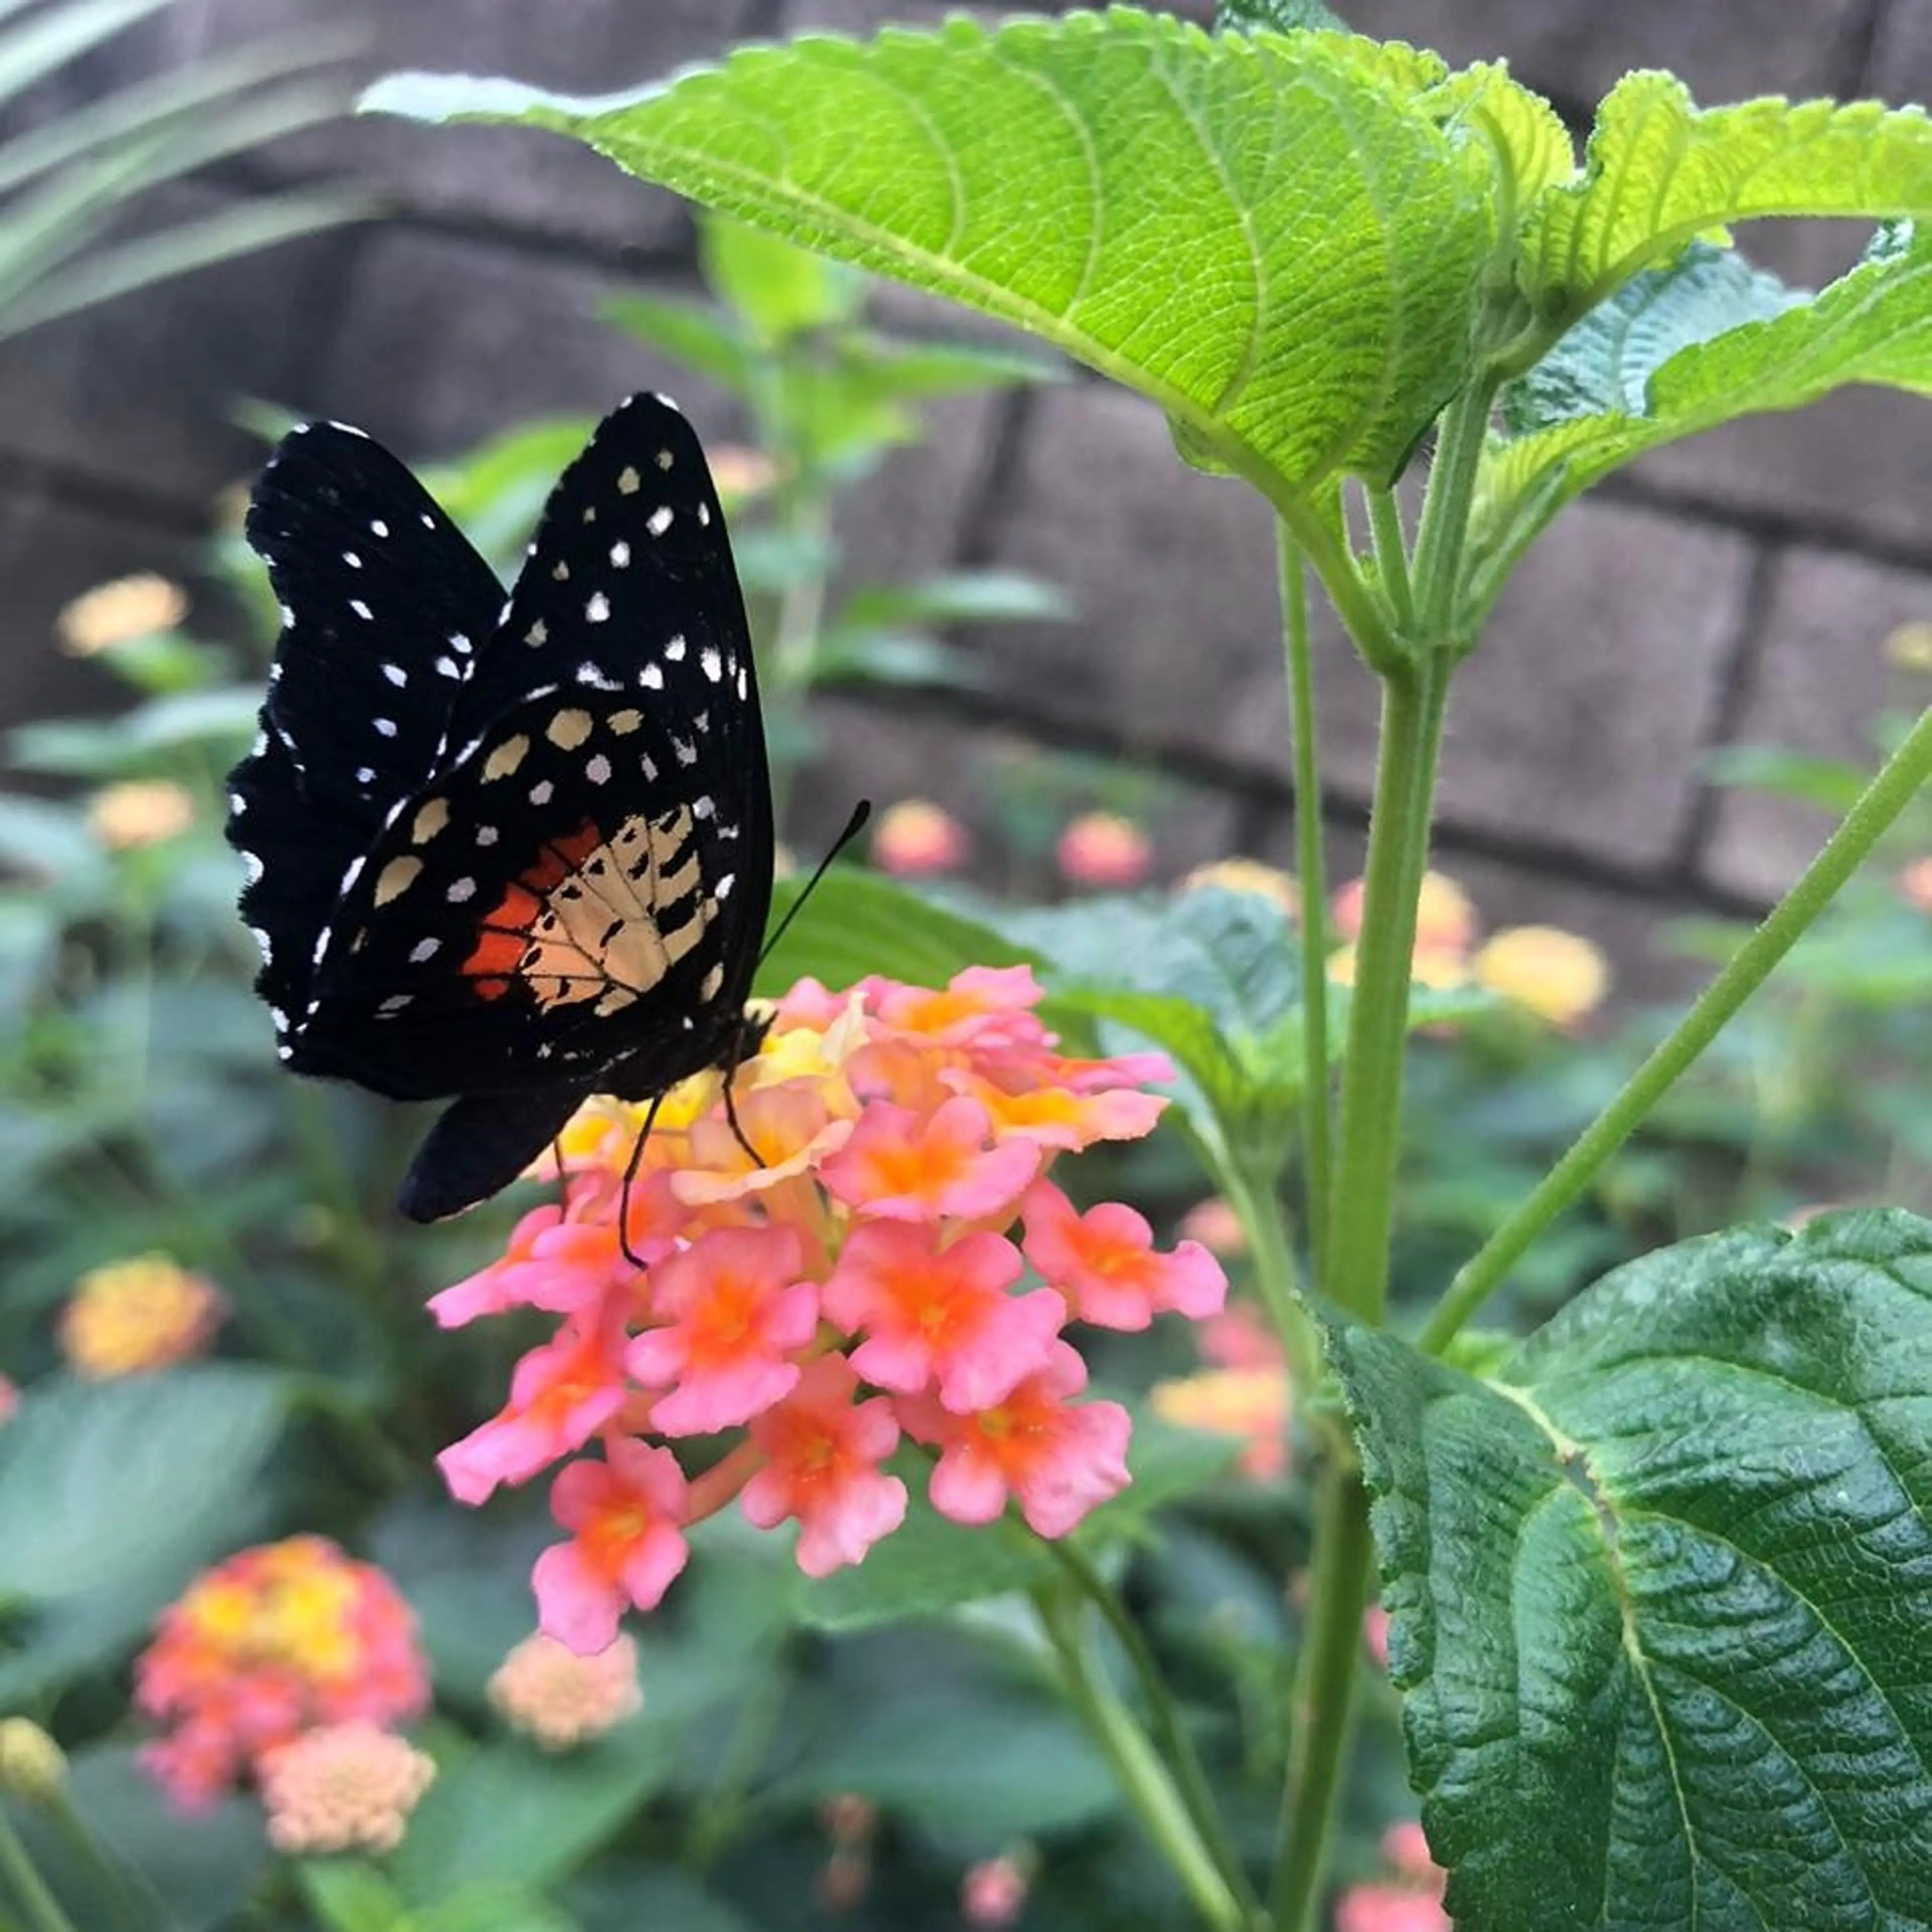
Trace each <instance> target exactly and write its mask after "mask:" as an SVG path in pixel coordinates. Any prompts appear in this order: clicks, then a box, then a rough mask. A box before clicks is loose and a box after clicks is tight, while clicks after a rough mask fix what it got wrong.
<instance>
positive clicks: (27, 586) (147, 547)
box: [0, 490, 199, 724]
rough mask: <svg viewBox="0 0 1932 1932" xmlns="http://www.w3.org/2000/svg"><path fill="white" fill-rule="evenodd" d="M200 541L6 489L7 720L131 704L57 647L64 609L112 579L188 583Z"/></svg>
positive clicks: (1, 518)
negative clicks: (143, 576)
mask: <svg viewBox="0 0 1932 1932" xmlns="http://www.w3.org/2000/svg"><path fill="white" fill-rule="evenodd" d="M198 551H199V545H198V544H197V543H196V540H195V539H194V538H193V537H192V536H190V535H188V534H187V533H186V532H184V531H182V530H168V529H157V528H155V527H154V526H152V525H148V524H142V523H129V522H123V521H121V520H118V519H116V518H113V517H107V516H103V515H100V514H96V513H95V512H94V511H89V510H84V509H80V508H76V507H74V506H73V505H69V504H65V503H62V502H58V501H56V500H55V499H52V498H50V497H48V496H42V495H38V494H31V493H28V494H22V493H14V492H13V491H10V490H0V580H5V583H6V586H7V598H6V603H5V616H4V619H0V719H5V721H7V723H9V724H20V723H22V722H23V721H26V720H27V719H29V718H54V717H66V716H69V715H78V714H81V713H98V712H103V711H107V710H110V709H115V708H117V707H118V706H124V705H125V704H126V703H127V701H128V698H127V690H126V687H125V686H124V685H121V683H120V682H119V681H118V679H115V678H113V677H112V676H110V675H109V674H108V673H107V672H106V671H105V670H103V669H102V668H101V667H100V666H99V665H98V664H89V663H88V662H86V661H84V660H82V659H78V658H71V657H68V656H66V655H63V654H62V652H61V651H60V650H59V649H58V648H57V647H56V645H55V639H54V619H55V617H56V616H58V614H59V613H60V610H61V607H62V605H64V604H67V603H68V602H69V601H71V599H72V598H76V597H78V596H79V595H80V593H81V592H83V591H84V590H89V589H92V588H93V586H95V584H97V583H102V582H104V581H105V580H107V578H109V577H121V576H125V575H127V574H129V573H130V572H132V571H138V570H154V571H160V572H161V573H162V574H163V575H166V576H169V577H174V578H175V579H176V580H179V581H183V582H185V581H186V580H187V578H188V576H189V574H190V572H192V571H193V569H194V568H195V566H196V562H197V561H198Z"/></svg>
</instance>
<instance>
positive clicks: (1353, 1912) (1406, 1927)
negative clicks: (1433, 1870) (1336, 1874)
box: [1335, 1885, 1452, 1932]
mask: <svg viewBox="0 0 1932 1932" xmlns="http://www.w3.org/2000/svg"><path fill="white" fill-rule="evenodd" d="M1335 1932H1452V1928H1451V1925H1450V1923H1449V1915H1448V1913H1447V1912H1445V1911H1444V1910H1443V1909H1442V1905H1441V1903H1439V1901H1438V1900H1436V1898H1435V1897H1433V1896H1432V1895H1431V1894H1430V1893H1428V1892H1426V1891H1410V1890H1409V1888H1407V1887H1406V1886H1405V1885H1352V1886H1350V1887H1349V1889H1348V1890H1347V1891H1345V1892H1344V1893H1343V1894H1342V1896H1341V1897H1340V1899H1339V1900H1337V1903H1336V1906H1335Z"/></svg>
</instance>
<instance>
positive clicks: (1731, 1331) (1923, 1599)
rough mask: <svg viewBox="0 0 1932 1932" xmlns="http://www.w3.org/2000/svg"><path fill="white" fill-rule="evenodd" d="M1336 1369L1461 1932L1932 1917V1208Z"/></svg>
mask: <svg viewBox="0 0 1932 1932" xmlns="http://www.w3.org/2000/svg"><path fill="white" fill-rule="evenodd" d="M1334 1361H1335V1363H1336V1365H1337V1370H1338V1373H1340V1376H1341V1377H1342V1379H1343V1385H1344V1388H1345V1390H1346V1394H1347V1397H1348V1400H1349V1405H1350V1407H1351V1410H1352V1414H1353V1415H1354V1418H1355V1421H1356V1424H1357V1427H1358V1433H1359V1436H1360V1439H1361V1448H1362V1452H1363V1458H1364V1472H1365V1474H1366V1475H1367V1481H1368V1483H1369V1486H1370V1492H1371V1494H1372V1496H1373V1498H1374V1499H1375V1500H1374V1505H1373V1523H1374V1527H1375V1532H1376V1543H1377V1547H1378V1550H1379V1554H1380V1557H1381V1560H1382V1575H1383V1595H1384V1600H1385V1602H1386V1603H1387V1604H1388V1607H1389V1610H1390V1612H1391V1629H1390V1663H1391V1673H1392V1675H1393V1676H1394V1679H1395V1681H1396V1682H1397V1685H1398V1686H1399V1687H1400V1689H1401V1690H1402V1691H1403V1696H1404V1700H1405V1707H1406V1723H1407V1728H1408V1735H1409V1749H1410V1754H1411V1760H1412V1771H1413V1775H1414V1777H1415V1781H1416V1783H1417V1785H1418V1788H1419V1789H1420V1790H1421V1792H1422V1793H1423V1794H1424V1821H1425V1823H1427V1826H1428V1827H1429V1832H1430V1842H1431V1843H1432V1844H1433V1846H1434V1848H1435V1850H1436V1855H1437V1856H1438V1857H1439V1858H1441V1859H1442V1860H1443V1861H1445V1863H1446V1864H1448V1866H1449V1867H1450V1868H1451V1872H1452V1874H1453V1875H1452V1877H1451V1883H1450V1890H1449V1897H1448V1903H1449V1909H1450V1910H1451V1914H1452V1915H1454V1918H1455V1919H1456V1921H1457V1924H1458V1925H1459V1927H1467V1928H1469V1929H1470V1932H1520V1928H1523V1927H1532V1926H1534V1927H1545V1926H1549V1927H1555V1926H1559V1925H1572V1924H1574V1925H1593V1926H1599V1927H1626V1926H1628V1927H1636V1926H1639V1925H1648V1926H1658V1927H1662V1926H1671V1927H1676V1926H1689V1925H1697V1926H1699V1927H1710V1928H1712V1932H1730V1928H1732V1927H1736V1928H1738V1929H1739V1932H1756V1928H1761V1927H1774V1926H1775V1927H1780V1928H1782V1927H1792V1928H1793V1932H1796V1928H1797V1927H1805V1932H1841V1928H1842V1932H1853V1928H1858V1932H1867V1928H1869V1932H1876V1928H1878V1927H1882V1926H1895V1927H1900V1928H1901V1932H1903V1928H1904V1927H1908V1926H1913V1925H1918V1924H1924V1922H1925V1920H1924V1908H1925V1903H1926V1901H1927V1899H1928V1898H1932V1771H1929V1770H1928V1768H1927V1767H1928V1760H1932V1692H1928V1691H1927V1688H1926V1685H1927V1678H1926V1672H1925V1667H1924V1642H1925V1633H1926V1631H1927V1629H1928V1628H1932V1523H1928V1517H1927V1511H1928V1505H1932V1223H1927V1222H1924V1221H1922V1220H1918V1219H1917V1218H1915V1217H1912V1216H1910V1215H1907V1214H1899V1213H1888V1212H1873V1213H1866V1214H1843V1215H1835V1216H1832V1217H1826V1218H1824V1219H1822V1220H1817V1221H1814V1222H1813V1223H1811V1224H1810V1225H1809V1226H1807V1227H1806V1228H1805V1230H1804V1231H1803V1232H1802V1233H1800V1234H1799V1235H1795V1236H1792V1235H1784V1234H1781V1233H1778V1232H1772V1231H1769V1230H1760V1229H1741V1230H1738V1231H1735V1232H1731V1233H1728V1234H1724V1235H1714V1236H1712V1237H1710V1238H1708V1239H1706V1240H1703V1241H1691V1242H1686V1243H1684V1244H1682V1245H1680V1246H1679V1247H1673V1248H1668V1249H1665V1250H1662V1251H1661V1252H1660V1253H1656V1254H1654V1255H1651V1256H1647V1257H1646V1258H1645V1259H1643V1260H1641V1261H1638V1262H1632V1263H1631V1264H1630V1265H1628V1266H1627V1267H1625V1268H1620V1269H1619V1270H1617V1271H1616V1272H1614V1273H1613V1274H1610V1275H1609V1276H1607V1277H1605V1278H1604V1280H1601V1281H1600V1282H1599V1283H1597V1285H1596V1286H1595V1287H1594V1288H1592V1289H1589V1291H1588V1292H1586V1293H1585V1294H1584V1295H1582V1296H1581V1297H1580V1298H1578V1299H1577V1301H1575V1302H1574V1303H1573V1304H1571V1306H1570V1307H1568V1308H1567V1309H1566V1310H1565V1311H1564V1313H1562V1314H1561V1315H1559V1316H1558V1317H1557V1318H1556V1319H1555V1320H1554V1321H1553V1322H1551V1323H1550V1325H1548V1326H1547V1328H1544V1329H1543V1330H1542V1331H1541V1332H1540V1333H1538V1334H1537V1335H1535V1337H1532V1338H1531V1340H1529V1342H1527V1343H1525V1344H1523V1346H1522V1347H1521V1348H1520V1349H1519V1350H1518V1351H1517V1352H1516V1354H1515V1355H1514V1356H1513V1357H1512V1358H1510V1359H1509V1360H1508V1361H1507V1362H1506V1363H1505V1364H1504V1365H1503V1367H1502V1369H1501V1370H1500V1371H1499V1372H1498V1373H1497V1374H1496V1378H1495V1379H1493V1380H1491V1381H1480V1380H1478V1379H1475V1378H1474V1377H1472V1376H1469V1375H1466V1374H1463V1373H1460V1371H1458V1370H1454V1369H1451V1368H1449V1367H1445V1366H1444V1365H1442V1364H1439V1363H1436V1362H1432V1361H1427V1360H1426V1359H1425V1358H1423V1357H1421V1356H1420V1355H1417V1354H1416V1353H1415V1352H1414V1351H1412V1349H1409V1348H1407V1347H1406V1346H1404V1345H1403V1343H1400V1342H1398V1341H1397V1340H1394V1338H1392V1337H1390V1336H1388V1334H1385V1333H1380V1332H1373V1331H1359V1330H1346V1331H1341V1332H1340V1333H1338V1334H1337V1336H1336V1337H1334Z"/></svg>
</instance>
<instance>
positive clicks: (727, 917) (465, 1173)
mask: <svg viewBox="0 0 1932 1932" xmlns="http://www.w3.org/2000/svg"><path fill="white" fill-rule="evenodd" d="M248 536H249V540H250V541H251V544H253V545H254V547H255V548H256V549H257V550H258V551H259V552H260V553H261V554H262V556H263V557H264V559H266V562H267V563H268V565H269V574H270V577H271V580H272V583H274V585H275V589H276V592H277V595H278V597H279V598H281V603H282V613H283V629H282V632H281V637H280V639H279V640H278V644H277V648H276V655H275V665H274V667H273V669H272V671H271V673H270V683H269V691H268V694H267V697H266V700H265V702H264V703H263V709H262V714H261V731H260V736H259V737H258V739H257V742H256V745H255V748H254V750H253V751H251V753H250V754H249V756H248V757H247V758H245V759H244V760H243V761H242V763H241V764H240V765H239V766H237V767H236V770H235V772H234V773H233V775H232V777H231V779H230V792H231V799H230V802H231V808H232V809H231V816H230V818H229V839H230V841H231V842H232V843H233V844H235V845H236V847H238V848H239V850H241V851H242V853H243V854H244V856H245V859H247V861H248V868H249V871H250V875H251V876H250V881H249V883H248V886H246V887H245V889H244V892H243V893H242V916H243V917H244V919H245V921H246V922H248V924H249V926H250V927H251V929H252V930H253V931H254V933H255V935H256V938H257V941H258V943H259V944H260V946H261V948H262V951H263V968H262V971H261V973H260V976H259V977H258V979H257V990H258V991H259V992H260V994H261V995H262V996H263V998H264V999H265V1000H266V1001H267V1002H268V1004H269V1006H270V1007H271V1009H272V1011H273V1013H274V1016H275V1025H276V1031H277V1036H278V1052H280V1054H281V1058H283V1060H284V1061H285V1062H286V1063H287V1064H288V1065H289V1066H290V1067H291V1068H292V1069H293V1070H294V1071H296V1072H297V1073H307V1074H314V1075H320V1076H326V1077H332V1078H337V1079H347V1080H350V1081H353V1082H356V1083H357V1084H358V1085H362V1086H364V1087H366V1088H370V1089H371V1090H372V1091H375V1092H377V1093H378V1094H384V1095H386V1096H387V1097H389V1098H391V1099H392V1100H438V1099H449V1100H453V1101H454V1103H455V1104H454V1105H453V1106H452V1107H451V1108H450V1109H449V1110H448V1111H447V1112H446V1113H445V1114H444V1115H443V1118H442V1119H441V1120H440V1121H439V1122H438V1123H437V1126H436V1127H435V1128H434V1130H432V1132H431V1135H430V1136H429V1138H428V1141H427V1142H425V1145H424V1147H423V1148H422V1151H421V1153H420V1154H419V1155H418V1157H417V1159H416V1163H415V1165H414V1166H413V1169H412V1170H411V1172H410V1177H409V1179H408V1181H407V1183H406V1184H405V1186H404V1195H403V1204H402V1205H403V1207H404V1211H405V1212H406V1213H407V1214H410V1215H412V1216H413V1217H415V1218H417V1219H420V1220H433V1219H436V1218H438V1217H440V1216H441V1215H443V1214H448V1213H452V1212H454V1211H455V1210H456V1209H457V1208H461V1207H464V1206H466V1205H469V1204H470V1202H473V1201H475V1200H478V1199H482V1198H483V1197H484V1196H485V1195H487V1194H488V1193H493V1192H495V1191H496V1189H498V1188H499V1187H502V1186H504V1185H505V1184H506V1183H507V1182H508V1181H510V1180H511V1179H512V1178H514V1176H515V1175H517V1173H518V1172H520V1171H521V1170H522V1169H523V1167H524V1166H526V1165H527V1164H528V1163H529V1160H532V1158H534V1157H535V1155H536V1154H538V1153H539V1152H541V1150H542V1148H544V1146H545V1145H547V1143H548V1142H550V1140H551V1139H553V1137H554V1136H555V1134H556V1132H557V1131H558V1130H559V1129H560V1128H561V1127H562V1124H564V1122H565V1121H567V1120H568V1118H569V1117H570V1115H571V1113H572V1112H574V1111H575V1109H576V1108H577V1106H579V1105H580V1103H582V1101H583V1100H584V1099H585V1098H586V1097H588V1096H589V1094H592V1093H603V1094H614V1095H616V1097H619V1098H620V1099H624V1100H646V1099H649V1098H650V1097H652V1096H654V1095H655V1094H660V1093H661V1092H663V1091H664V1090H665V1089H667V1088H669V1087H670V1086H673V1085H676V1082H678V1081H679V1080H681V1079H685V1078H686V1077H688V1076H689V1075H691V1074H693V1073H698V1072H700V1071H702V1070H704V1069H705V1068H706V1067H715V1066H724V1067H730V1066H733V1065H735V1064H736V1062H737V1061H738V1060H739V1059H740V1058H743V1057H744V1056H745V1055H746V1054H748V1053H749V1052H753V1051H754V1050H755V1049H756V1047H757V1040H758V1038H759V1035H760V1031H761V1029H760V1027H759V1026H758V1025H757V1022H754V1021H751V1020H749V1019H747V1017H746V1016H745V999H746V998H747V996H748V993H749V991H750V986H751V975H752V972H753V970H754V967H755V965H756V962H757V949H758V945H759V942H760V939H761V938H762V936H763V928H764V923H765V919H766V913H767V912H768V910H769V904H770V898H771V883H772V819H771V793H770V782H769V775H768V772H767V769H766V759H765V748H764V739H763V727H762V724H761V723H760V717H759V712H758V704H757V683H756V676H755V671H754V667H753V664H752V658H751V641H750V636H749V632H748V628H747V625H746V623H745V613H744V605H743V601H742V597H741V595H740V593H739V589H738V583H737V577H736V571H735V570H734V568H733V565H732V561H731V556H730V547H729V543H728V541H727V537H726V535H725V531H724V519H723V514H722V512H721V509H720V507H719V505H718V499H717V495H716V492H715V488H714V487H713V485H712V481H711V478H710V475H709V470H708V468H707V466H706V463H705V461H704V458H703V452H702V451H701V450H700V448H699V446H698V443H697V438H696V437H695V436H694V434H692V432H691V428H690V426H689V425H688V424H687V423H686V422H685V420H684V419H683V417H682V416H680V415H679V413H677V412H676V410H675V409H673V407H671V406H670V404H667V403H666V402H665V401H663V400H662V399H661V398H655V397H650V396H640V397H634V398H632V399H631V401H629V402H628V403H626V404H624V405H623V406H622V407H620V408H619V409H618V410H616V412H614V413H613V414H612V415H611V416H610V417H608V418H607V419H606V420H605V422H604V423H603V424H602V425H601V426H600V428H598V431H597V432H596V434H595V436H594V437H592V440H591V441H590V443H589V445H588V446H586V449H585V450H584V452H583V454H582V455H580V457H579V458H577V460H576V461H575V462H574V463H572V464H571V466H570V468H569V469H568V470H566V471H565V473H564V475H563V477H562V479H561V480H560V481H559V483H558V484H557V485H556V489H555V490H553V493H552V494H551V496H550V501H549V503H548V505H547V507H546V508H545V511H544V516H543V519H542V521H541V523H540V524H539V526H538V532H537V534H536V536H535V539H534V540H533V541H532V544H531V546H530V548H529V553H528V554H527V555H526V559H525V562H524V566H523V571H522V572H521V574H520V576H519V577H518V579H517V583H516V586H515V587H514V589H513V590H512V591H511V592H510V593H509V595H508V598H507V599H506V598H505V595H504V592H503V591H502V587H501V586H499V583H497V581H496V577H495V576H494V574H493V572H492V571H490V569H489V568H488V566H487V565H485V564H484V562H483V561H482V560H481V558H479V557H478V556H477V555H476V553H475V551H474V550H472V548H471V547H470V546H469V544H468V542H467V541H466V540H465V539H464V538H463V536H462V535H460V533H459V532H458V531H457V530H456V529H455V526H454V525H453V524H452V523H450V522H449V519H448V518H447V517H446V516H445V515H444V514H443V511H441V510H440V508H439V507H438V506H437V505H436V504H435V503H434V502H433V501H432V500H431V498H430V497H429V496H428V494H427V493H425V491H424V490H422V487H421V485H420V484H418V483H417V482H416V479H415V478H413V476H412V475H410V472H408V470H407V469H405V468H404V466H403V465H402V464H401V463H398V462H397V461H396V460H395V458H392V457H390V456H389V455H387V453H386V452H384V451H383V450H382V449H380V446H377V444H375V443H373V442H371V440H369V439H368V437H364V436H362V434H361V433H360V432H359V431H353V430H350V429H348V428H344V427H343V426H341V425H333V424H317V425H311V426H309V427H308V428H307V429H305V430H301V431H296V432H294V433H293V434H291V435H290V437H288V438H287V439H286V440H284V443H283V444H282V445H281V448H280V449H279V450H278V452H277V454H276V455H275V458H274V460H272V462H271V463H270V464H269V466H268V468H267V469H266V471H265V472H264V473H263V477H262V479H261V481H260V484H258V486H257V490H256V492H255V495H254V501H253V503H252V505H251V510H250V513H249V517H248Z"/></svg>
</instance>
